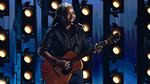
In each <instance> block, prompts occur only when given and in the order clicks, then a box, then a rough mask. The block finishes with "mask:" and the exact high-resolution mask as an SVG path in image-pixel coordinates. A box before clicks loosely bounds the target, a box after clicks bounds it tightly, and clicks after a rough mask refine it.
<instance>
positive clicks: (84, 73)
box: [83, 70, 90, 79]
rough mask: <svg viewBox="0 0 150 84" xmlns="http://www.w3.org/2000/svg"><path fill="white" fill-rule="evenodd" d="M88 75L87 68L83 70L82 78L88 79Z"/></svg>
mask: <svg viewBox="0 0 150 84" xmlns="http://www.w3.org/2000/svg"><path fill="white" fill-rule="evenodd" d="M89 76H90V74H89V72H88V71H87V70H84V71H83V79H88V78H89Z"/></svg>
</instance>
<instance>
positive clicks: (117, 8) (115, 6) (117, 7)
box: [111, 0, 124, 13]
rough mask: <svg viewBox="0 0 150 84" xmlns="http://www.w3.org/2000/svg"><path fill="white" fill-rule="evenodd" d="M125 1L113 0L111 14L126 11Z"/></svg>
mask: <svg viewBox="0 0 150 84" xmlns="http://www.w3.org/2000/svg"><path fill="white" fill-rule="evenodd" d="M123 2H124V1H123V0H112V5H111V12H112V13H122V12H123V11H124V3H123Z"/></svg>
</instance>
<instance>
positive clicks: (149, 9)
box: [147, 6, 150, 14]
mask: <svg viewBox="0 0 150 84" xmlns="http://www.w3.org/2000/svg"><path fill="white" fill-rule="evenodd" d="M147 13H149V14H150V6H149V7H147Z"/></svg>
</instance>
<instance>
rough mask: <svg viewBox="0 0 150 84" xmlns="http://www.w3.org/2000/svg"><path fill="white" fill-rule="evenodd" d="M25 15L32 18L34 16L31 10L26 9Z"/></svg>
mask: <svg viewBox="0 0 150 84" xmlns="http://www.w3.org/2000/svg"><path fill="white" fill-rule="evenodd" d="M24 14H25V16H26V17H31V16H32V15H33V11H32V9H30V8H26V9H24Z"/></svg>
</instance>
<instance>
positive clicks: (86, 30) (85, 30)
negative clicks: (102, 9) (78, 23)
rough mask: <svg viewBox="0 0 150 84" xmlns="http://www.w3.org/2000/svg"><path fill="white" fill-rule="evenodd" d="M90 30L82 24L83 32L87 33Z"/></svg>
mask: <svg viewBox="0 0 150 84" xmlns="http://www.w3.org/2000/svg"><path fill="white" fill-rule="evenodd" d="M89 30H90V28H89V26H88V25H87V24H83V31H84V32H88V31H89Z"/></svg>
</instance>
